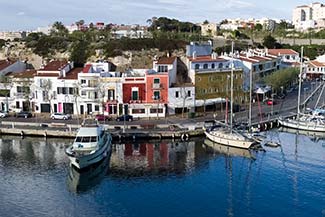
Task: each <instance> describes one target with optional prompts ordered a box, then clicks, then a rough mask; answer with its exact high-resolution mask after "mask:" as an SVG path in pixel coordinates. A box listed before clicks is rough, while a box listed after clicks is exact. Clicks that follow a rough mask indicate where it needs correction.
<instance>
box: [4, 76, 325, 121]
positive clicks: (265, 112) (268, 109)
mask: <svg viewBox="0 0 325 217" xmlns="http://www.w3.org/2000/svg"><path fill="white" fill-rule="evenodd" d="M319 84H320V83H319V82H317V83H316V82H305V83H304V84H303V85H302V94H301V103H302V102H303V101H304V99H306V98H307V97H308V96H309V95H310V94H311V93H312V92H313V91H314V90H315V89H316V88H317V86H318V85H319ZM320 90H321V88H320ZM320 90H319V91H318V92H317V93H316V94H315V96H314V97H312V98H311V100H310V101H309V102H308V104H307V105H306V106H305V107H306V108H308V107H309V108H313V107H314V105H315V104H316V102H317V99H318V95H319V93H320V92H321V91H320ZM297 95H298V87H295V88H294V89H293V90H292V91H290V92H289V93H288V94H287V96H286V97H285V99H276V104H275V105H273V106H271V105H266V104H265V103H263V102H260V103H257V102H256V103H254V104H253V105H252V122H259V121H263V120H266V119H267V118H272V117H275V115H280V114H281V115H283V116H286V115H289V114H290V113H295V112H296V110H297ZM324 100H325V93H323V96H322V100H320V103H322V104H324ZM259 104H260V106H259ZM272 111H273V114H274V115H273V116H272V115H271V114H272ZM259 114H262V117H261V115H259ZM224 115H225V113H224V111H223V112H221V111H215V112H207V113H206V114H205V115H203V114H199V115H198V117H195V118H191V119H189V118H187V115H184V118H182V117H181V116H172V117H166V118H161V119H159V120H157V119H156V118H151V119H140V120H134V121H133V122H126V123H125V125H150V124H151V125H152V124H183V125H187V124H190V125H193V124H196V123H200V122H204V121H207V120H213V119H215V118H216V119H218V120H224ZM2 120H3V121H14V122H16V121H17V122H32V123H40V124H41V123H66V124H78V120H77V119H71V120H52V119H50V118H49V117H48V118H39V117H32V118H17V117H7V118H4V119H2ZM234 121H238V122H248V110H245V111H241V112H237V113H234ZM102 123H105V122H102ZM105 124H110V125H120V126H123V125H124V122H123V121H122V122H117V121H108V122H106V123H105Z"/></svg>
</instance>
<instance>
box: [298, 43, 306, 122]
mask: <svg viewBox="0 0 325 217" xmlns="http://www.w3.org/2000/svg"><path fill="white" fill-rule="evenodd" d="M303 57H304V47H303V46H302V47H301V59H300V72H299V89H298V106H297V120H299V115H300V93H301V80H302V64H303Z"/></svg>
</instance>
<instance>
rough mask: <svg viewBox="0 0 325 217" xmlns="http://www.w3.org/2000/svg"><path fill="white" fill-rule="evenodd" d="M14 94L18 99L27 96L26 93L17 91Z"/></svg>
mask: <svg viewBox="0 0 325 217" xmlns="http://www.w3.org/2000/svg"><path fill="white" fill-rule="evenodd" d="M14 96H15V98H16V99H25V98H26V97H27V95H26V94H25V93H15V95H14Z"/></svg>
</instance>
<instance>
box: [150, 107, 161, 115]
mask: <svg viewBox="0 0 325 217" xmlns="http://www.w3.org/2000/svg"><path fill="white" fill-rule="evenodd" d="M163 112H164V110H163V109H162V108H159V109H158V113H163ZM150 113H151V114H153V113H154V114H156V113H157V109H156V108H151V109H150Z"/></svg>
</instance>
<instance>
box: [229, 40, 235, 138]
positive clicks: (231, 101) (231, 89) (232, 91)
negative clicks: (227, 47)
mask: <svg viewBox="0 0 325 217" xmlns="http://www.w3.org/2000/svg"><path fill="white" fill-rule="evenodd" d="M233 101H234V42H233V41H232V42H231V74H230V131H231V132H232V124H233V123H232V117H233V114H232V113H233Z"/></svg>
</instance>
